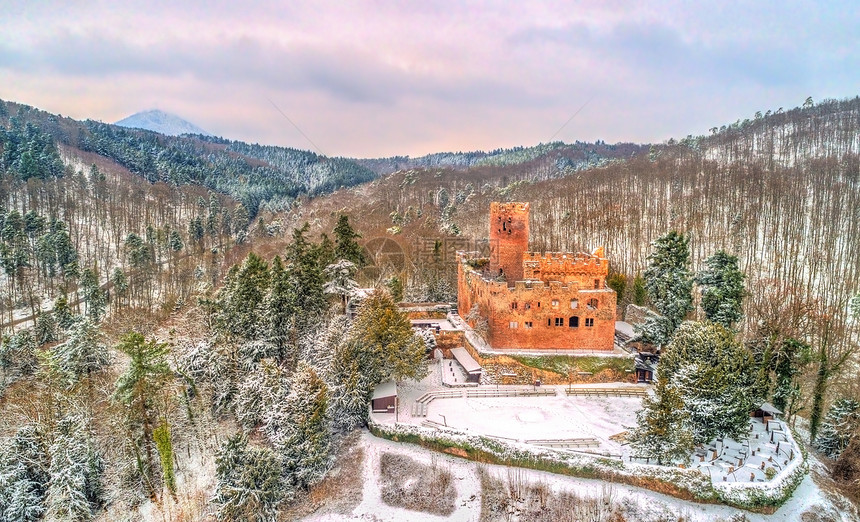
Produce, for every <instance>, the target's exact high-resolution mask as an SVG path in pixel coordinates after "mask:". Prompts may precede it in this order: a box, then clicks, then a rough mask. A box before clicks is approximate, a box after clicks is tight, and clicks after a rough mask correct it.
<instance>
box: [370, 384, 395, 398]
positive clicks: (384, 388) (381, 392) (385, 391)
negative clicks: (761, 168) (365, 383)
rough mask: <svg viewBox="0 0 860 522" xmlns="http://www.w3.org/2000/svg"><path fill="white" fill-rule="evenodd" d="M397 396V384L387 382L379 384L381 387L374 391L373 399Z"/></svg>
mask: <svg viewBox="0 0 860 522" xmlns="http://www.w3.org/2000/svg"><path fill="white" fill-rule="evenodd" d="M396 395H397V383H395V382H394V381H385V382H382V383H379V386H377V387H376V389H375V390H373V398H374V399H381V398H382V397H392V396H396Z"/></svg>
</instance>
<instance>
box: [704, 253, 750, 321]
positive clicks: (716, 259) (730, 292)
mask: <svg viewBox="0 0 860 522" xmlns="http://www.w3.org/2000/svg"><path fill="white" fill-rule="evenodd" d="M696 282H697V283H698V284H699V286H700V287H701V291H702V310H703V311H704V312H705V317H707V318H708V319H709V320H711V321H713V322H715V323H719V324H721V325H723V326H725V327H726V328H732V327H733V326H734V325H735V324H736V323H737V322H738V321H740V319H741V314H742V313H743V299H744V294H745V291H744V274H743V272H741V271H740V269H739V268H738V258H737V257H736V256H732V255H729V254H727V253H726V252H725V251H723V250H720V251H718V252H717V253H715V254H714V255H712V256H711V257H709V258H708V259H706V260H705V269H704V270H702V271H700V272H699V273H698V274H696Z"/></svg>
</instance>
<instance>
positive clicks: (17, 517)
mask: <svg viewBox="0 0 860 522" xmlns="http://www.w3.org/2000/svg"><path fill="white" fill-rule="evenodd" d="M49 462H50V454H49V452H48V448H47V447H46V444H45V437H44V436H43V434H42V433H41V432H40V430H39V429H38V428H37V427H36V426H34V425H26V426H23V427H21V428H19V429H18V431H17V432H16V433H15V435H14V436H13V437H12V439H11V440H9V441H8V442H7V443H5V444H0V520H3V521H8V522H33V521H36V520H40V519H41V517H42V514H43V513H44V511H45V505H44V500H45V494H46V492H47V488H48V480H49V477H50V476H49V474H48V467H49Z"/></svg>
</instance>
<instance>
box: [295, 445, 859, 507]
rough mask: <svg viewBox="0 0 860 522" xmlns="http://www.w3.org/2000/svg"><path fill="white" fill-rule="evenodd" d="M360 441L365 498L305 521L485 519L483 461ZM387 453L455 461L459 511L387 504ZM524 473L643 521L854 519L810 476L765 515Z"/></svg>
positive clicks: (498, 471)
mask: <svg viewBox="0 0 860 522" xmlns="http://www.w3.org/2000/svg"><path fill="white" fill-rule="evenodd" d="M360 444H361V445H362V446H363V449H364V453H365V462H364V466H363V475H364V476H363V479H364V490H363V498H362V500H361V502H360V503H359V504H358V505H357V506H356V507H355V508H354V509H353V510H352V511H351V512H350V513H348V514H332V513H323V514H314V515H311V516H310V517H307V518H305V519H304V520H306V521H314V522H333V521H343V520H373V521H379V522H387V521H392V522H394V521H398V522H399V521H402V520H409V521H410V522H425V521H428V522H437V521H442V520H453V521H464V522H465V521H476V520H479V518H480V514H481V485H480V479H479V476H478V473H477V466H478V464H476V463H474V462H471V461H468V460H464V459H459V458H456V457H451V456H449V455H444V454H439V453H435V452H433V451H430V450H427V449H424V448H421V447H419V446H415V445H412V444H401V443H397V442H392V441H389V440H385V439H379V438H376V437H374V436H373V435H371V434H370V433H367V432H365V433H363V434H362V436H361V441H360ZM383 453H396V454H400V455H406V456H409V457H410V458H412V459H415V460H417V461H419V462H422V463H425V464H429V463H431V462H432V460H433V459H436V462H437V464H441V465H443V466H450V471H451V473H452V474H453V475H454V481H455V485H456V488H457V501H456V502H455V506H456V509H455V511H454V513H453V514H451V515H450V516H449V517H439V516H435V515H430V514H427V513H420V512H415V511H408V510H405V509H402V508H395V507H391V506H388V505H386V504H385V503H383V502H382V498H381V495H380V490H379V485H378V484H379V458H380V455H382V454H383ZM485 467H486V469H487V471H488V472H490V473H492V474H494V475H496V476H498V477H503V478H504V477H506V476H508V470H509V468H506V467H504V466H496V465H485ZM518 473H521V476H522V477H524V479H525V480H527V481H529V482H532V483H537V482H544V483H546V484H549V485H550V486H551V487H552V489H553V491H554V492H557V493H558V492H562V491H568V492H572V493H576V494H577V495H581V496H591V497H594V498H600V497H602V496H603V495H604V494H605V493H606V492H607V490H608V491H610V492H611V494H612V498H613V499H614V500H615V501H617V502H621V503H625V504H627V505H629V506H633V509H635V510H636V511H637V513H638V516H639V517H640V518H638V519H637V520H641V521H642V522H648V521H652V520H654V521H656V520H675V519H677V518H678V517H681V516H683V517H686V520H689V521H691V522H696V521H707V522H717V521H719V520H729V519H730V518H731V517H733V516H737V515H740V514H744V515H746V517H747V520H749V521H750V522H777V521H779V522H783V521H785V522H788V521H797V520H801V515H802V514H803V513H804V512H805V511H808V510H818V511H819V512H820V513H821V514H824V513H826V514H828V515H829V516H830V517H832V518H829V519H828V520H834V521H845V522H848V521H849V520H851V518H850V517H851V515H850V514H845V513H841V512H838V511H836V510H834V509H833V508H832V506H831V505H830V503H829V502H828V501H827V500H826V499H825V497H824V495H823V494H822V492H821V490H820V489H819V488H818V487H817V486H816V485H815V483H814V482H813V481H812V479H811V478H810V477H808V476H807V477H806V478H805V479H804V480H803V482H802V483H801V484H800V487H798V489H797V491H796V492H795V494H794V496H793V497H792V498H791V499H790V500H789V501H788V502H787V503H786V504H785V505H783V506H782V507H781V508H780V509H779V510H778V511H777V512H776V513H775V514H773V515H760V514H756V513H749V512H745V511H741V510H738V509H735V508H731V507H728V506H722V505H714V504H697V503H694V502H687V501H683V500H679V499H676V498H674V497H670V496H667V495H662V494H659V493H654V492H652V491H649V490H645V489H641V488H636V487H632V486H625V485H620V484H607V483H606V482H602V481H599V480H586V479H577V478H572V477H567V476H563V475H556V474H553V473H547V472H543V471H535V470H530V469H520V470H518ZM810 520H815V519H810Z"/></svg>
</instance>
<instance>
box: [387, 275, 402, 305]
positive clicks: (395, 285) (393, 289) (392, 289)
mask: <svg viewBox="0 0 860 522" xmlns="http://www.w3.org/2000/svg"><path fill="white" fill-rule="evenodd" d="M385 287H386V288H388V293H390V294H391V298H392V299H394V302H395V303H399V302H400V301H403V291H404V288H403V280H402V279H400V278H399V277H397V276H391V277H390V278H389V279H388V280H387V281H386V282H385Z"/></svg>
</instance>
